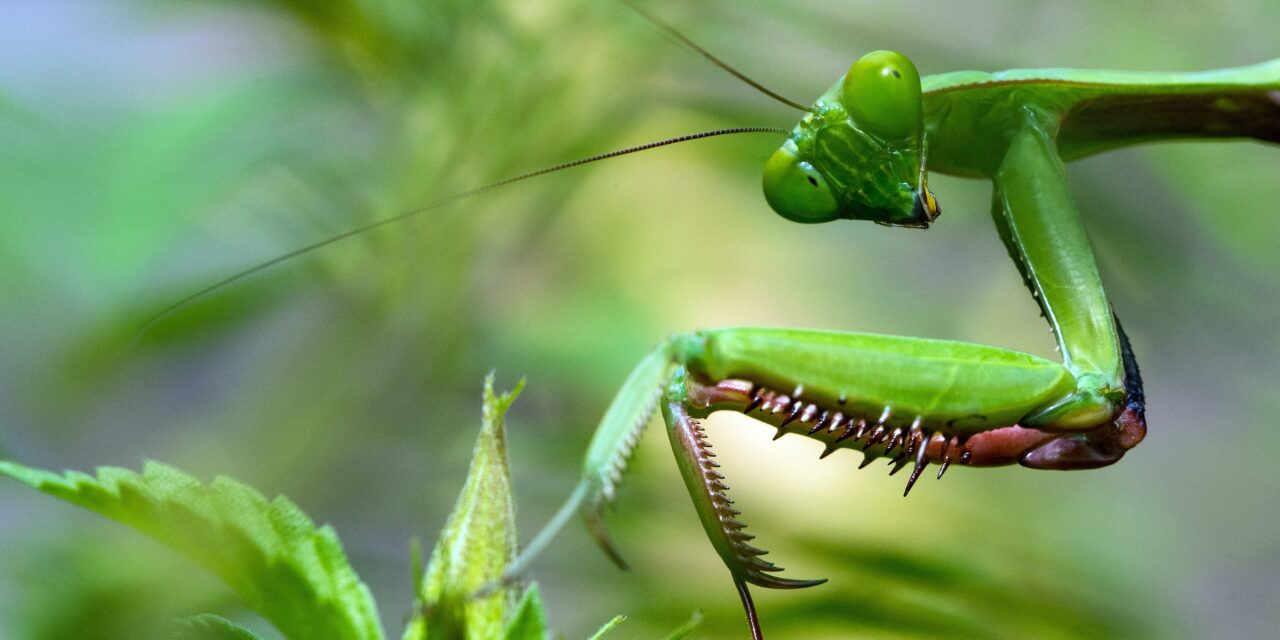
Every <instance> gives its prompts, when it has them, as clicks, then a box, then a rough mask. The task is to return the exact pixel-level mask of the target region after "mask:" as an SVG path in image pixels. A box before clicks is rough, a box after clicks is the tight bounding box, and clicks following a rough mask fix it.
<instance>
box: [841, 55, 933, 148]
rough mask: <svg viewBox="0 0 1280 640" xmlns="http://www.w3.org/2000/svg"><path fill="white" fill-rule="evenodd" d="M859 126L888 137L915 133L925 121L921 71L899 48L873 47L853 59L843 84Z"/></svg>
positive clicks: (897, 137)
mask: <svg viewBox="0 0 1280 640" xmlns="http://www.w3.org/2000/svg"><path fill="white" fill-rule="evenodd" d="M841 93H842V95H843V97H844V104H845V107H846V108H847V109H848V110H849V113H850V115H852V116H853V119H854V121H856V122H857V123H858V125H859V127H862V128H863V129H864V130H865V131H867V132H868V133H874V134H877V135H879V136H881V137H882V138H884V139H885V140H901V139H903V138H908V137H910V136H912V135H915V134H916V133H917V132H919V131H920V128H921V126H922V125H923V115H922V110H921V103H920V101H921V94H920V73H919V72H918V71H916V66H915V65H914V64H912V63H911V61H910V60H908V59H907V57H906V56H904V55H902V54H901V53H898V52H896V51H872V52H871V53H868V54H867V55H865V56H862V57H861V58H859V59H858V61H857V62H855V63H853V67H852V68H850V69H849V73H846V74H845V76H844V80H843V82H842V86H841Z"/></svg>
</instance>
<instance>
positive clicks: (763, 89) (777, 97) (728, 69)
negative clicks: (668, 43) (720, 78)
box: [619, 0, 813, 113]
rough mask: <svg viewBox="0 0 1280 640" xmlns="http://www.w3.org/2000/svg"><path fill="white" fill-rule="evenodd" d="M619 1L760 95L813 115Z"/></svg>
mask: <svg viewBox="0 0 1280 640" xmlns="http://www.w3.org/2000/svg"><path fill="white" fill-rule="evenodd" d="M619 1H620V2H622V4H625V5H627V6H628V7H630V8H631V10H632V11H635V12H636V13H638V14H640V17H641V18H644V19H645V20H646V21H648V22H649V24H652V25H653V26H654V27H655V28H657V29H658V30H659V31H661V32H663V33H665V34H667V35H668V36H670V37H671V38H672V39H674V40H675V41H676V42H679V43H680V44H682V45H684V46H686V47H688V48H689V49H692V50H693V51H694V52H696V53H698V54H699V55H701V56H702V57H704V58H706V59H707V60H709V61H710V62H711V64H714V65H716V66H717V67H720V68H721V69H724V70H725V71H726V72H728V73H729V74H730V75H732V76H733V77H735V78H737V79H739V80H741V81H743V82H745V83H747V84H748V85H750V86H751V88H753V89H755V90H756V91H759V92H760V93H763V94H765V95H766V96H769V97H770V98H773V99H774V100H777V101H778V102H781V103H782V104H785V105H787V106H788V107H791V108H792V109H799V110H800V111H807V112H809V113H813V109H810V108H809V107H806V106H804V105H802V104H800V103H799V102H796V101H795V100H792V99H790V98H788V97H786V96H784V95H782V94H779V93H777V92H775V91H773V90H771V89H769V88H768V87H765V86H764V85H762V84H760V83H759V82H756V81H755V80H752V79H751V78H749V77H748V76H747V74H745V73H743V72H741V71H738V70H737V69H735V68H733V67H732V66H730V65H729V63H727V62H725V61H724V60H721V59H720V58H717V57H716V56H715V54H713V53H711V52H710V51H707V50H706V49H703V48H702V47H701V46H699V45H698V43H696V42H694V41H692V40H690V39H689V38H688V36H685V35H684V34H683V33H680V31H679V30H678V29H676V28H675V27H673V26H671V25H670V24H668V23H666V22H664V21H663V20H662V19H661V18H659V17H658V16H655V15H653V14H652V13H649V12H648V11H645V10H644V9H642V8H640V5H638V4H636V3H635V2H634V1H633V0H619Z"/></svg>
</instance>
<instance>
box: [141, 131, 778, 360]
mask: <svg viewBox="0 0 1280 640" xmlns="http://www.w3.org/2000/svg"><path fill="white" fill-rule="evenodd" d="M738 133H779V134H782V135H786V134H787V131H786V130H785V129H779V128H777V127H732V128H727V129H714V130H711V131H701V132H698V133H690V134H685V135H682V136H676V137H674V138H666V139H664V140H655V141H653V142H646V143H644V144H640V145H636V146H633V147H626V148H624V149H615V150H613V151H606V152H604V153H598V154H595V155H592V156H587V157H585V158H578V159H577V160H570V161H569V162H562V163H560V164H557V165H552V166H549V167H543V168H541V169H536V170H534V171H530V172H528V173H522V174H520V175H516V176H512V177H510V178H504V179H502V180H498V181H496V182H490V183H489V184H486V185H482V186H479V187H475V188H473V189H468V190H466V191H460V192H458V193H454V194H452V195H449V196H445V197H443V198H441V199H439V200H436V201H435V202H432V203H430V204H427V205H424V206H421V207H418V208H416V209H409V210H407V211H404V212H402V213H398V214H396V215H393V216H390V217H386V218H382V219H379V220H374V221H373V222H370V223H368V224H364V225H360V226H358V227H355V228H352V229H348V230H347V231H343V232H342V233H339V234H337V235H335V236H330V237H328V238H325V239H324V240H320V241H318V242H313V243H311V244H309V245H305V246H303V247H299V248H297V249H294V250H293V251H290V252H288V253H283V254H281V255H278V256H276V257H274V258H271V259H270V260H267V261H265V262H260V263H258V264H256V265H254V266H252V267H249V268H248V269H245V270H243V271H239V272H237V273H234V274H232V275H230V276H227V277H225V278H223V279H221V280H219V281H217V282H214V283H213V284H211V285H209V286H207V287H205V288H203V289H200V290H199V291H196V292H195V293H192V294H190V295H188V296H186V297H184V298H182V299H181V300H178V301H177V302H174V303H173V304H171V305H169V306H167V307H165V308H164V309H161V310H160V311H158V312H156V313H155V314H154V315H152V316H151V317H150V318H148V319H147V321H146V322H144V323H143V324H142V326H141V327H139V328H138V332H137V334H136V335H135V336H134V339H133V345H134V346H136V345H137V343H138V341H139V340H141V339H142V337H143V336H145V335H146V334H147V332H148V331H150V330H151V329H152V328H153V327H155V326H156V324H158V323H159V322H160V321H161V320H164V319H165V318H167V317H168V316H169V315H170V314H172V313H173V312H175V311H177V310H178V309H181V308H183V307H185V306H187V305H188V304H191V303H192V302H195V301H196V300H199V299H201V298H204V297H205V296H207V295H209V294H211V293H214V292H215V291H218V290H220V289H222V288H224V287H227V286H229V285H231V284H233V283H235V282H238V281H240V280H243V279H245V278H247V277H249V276H251V275H254V274H255V273H259V272H261V271H264V270H266V269H270V268H271V267H274V266H276V265H278V264H280V263H282V262H285V261H288V260H292V259H293V258H296V257H298V256H300V255H303V254H305V253H310V252H312V251H315V250H317V249H321V248H323V247H327V246H329V245H331V244H334V243H336V242H340V241H342V240H346V239H347V238H350V237H352V236H356V235H360V234H361V233H364V232H366V231H371V230H373V229H377V228H378V227H383V226H386V225H389V224H393V223H396V222H401V221H403V220H406V219H408V218H412V217H414V216H416V215H419V214H423V213H426V212H428V211H434V210H436V209H440V208H442V207H445V206H447V205H450V204H453V203H455V202H458V201H460V200H466V199H467V198H471V197H474V196H478V195H480V194H482V193H485V192H488V191H492V190H494V189H497V188H498V187H504V186H506V185H509V184H513V183H516V182H521V181H523V180H528V179H530V178H536V177H538V176H544V175H547V174H548V173H555V172H557V171H563V170H565V169H571V168H573V167H578V166H582V165H584V164H590V163H592V162H599V161H601V160H608V159H610V158H616V157H618V156H625V155H628V154H632V153H638V152H640V151H648V150H650V149H657V148H658V147H665V146H667V145H672V144H677V143H680V142H691V141H693V140H701V139H703V138H712V137H716V136H726V135H733V134H738Z"/></svg>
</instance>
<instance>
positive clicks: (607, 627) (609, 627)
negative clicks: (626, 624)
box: [589, 615, 627, 640]
mask: <svg viewBox="0 0 1280 640" xmlns="http://www.w3.org/2000/svg"><path fill="white" fill-rule="evenodd" d="M626 619H627V617H626V616H624V615H616V616H614V617H613V619H612V620H610V621H608V622H606V623H604V626H603V627H600V630H599V631H596V632H595V633H593V634H591V638H590V639H589V640H600V638H603V637H604V634H606V633H609V632H610V631H613V628H614V627H616V626H618V625H620V624H622V621H623V620H626Z"/></svg>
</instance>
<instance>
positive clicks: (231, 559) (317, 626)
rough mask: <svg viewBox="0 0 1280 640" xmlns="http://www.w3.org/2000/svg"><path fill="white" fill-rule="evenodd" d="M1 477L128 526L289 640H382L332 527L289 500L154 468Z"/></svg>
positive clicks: (1, 469)
mask: <svg viewBox="0 0 1280 640" xmlns="http://www.w3.org/2000/svg"><path fill="white" fill-rule="evenodd" d="M0 475H5V476H9V477H11V478H13V479H14V480H17V481H19V482H22V483H25V484H28V485H30V486H32V487H35V488H36V489H39V490H41V491H43V492H45V493H48V494H50V495H54V496H57V497H59V498H62V499H63V500H66V501H68V502H71V503H74V504H78V505H80V506H82V507H84V508H86V509H90V510H92V511H96V512H98V513H99V514H102V515H104V516H106V517H108V518H111V519H113V520H118V521H120V522H123V523H125V524H127V525H129V526H131V527H134V528H135V529H138V530H139V531H142V532H143V533H146V534H147V535H149V536H151V537H153V538H155V539H156V540H159V541H160V542H162V543H164V544H166V545H168V546H169V547H172V548H173V549H175V550H177V551H178V552H179V553H182V554H184V555H186V556H187V557H189V558H191V559H192V560H195V561H196V562H197V563H199V564H200V565H201V566H203V567H204V568H206V569H208V570H209V571H210V572H212V573H213V574H214V575H216V576H218V577H219V578H221V579H222V581H223V582H225V583H227V585H228V586H230V587H231V589H232V590H233V591H235V592H236V593H237V594H239V596H240V597H241V598H242V599H243V600H244V601H245V603H246V604H247V605H248V606H249V607H251V608H252V609H254V610H255V611H257V612H258V613H260V614H262V616H263V617H265V618H266V619H267V620H269V621H271V623H272V624H274V625H275V627H276V628H277V629H279V630H280V631H281V633H283V634H284V635H285V636H287V637H289V638H299V639H309V638H334V639H348V638H349V639H353V640H355V639H358V640H372V639H377V638H382V637H383V634H382V628H381V625H380V623H379V621H378V616H377V611H376V608H375V606H374V603H373V596H372V595H371V594H370V593H369V590H368V588H367V587H366V586H365V585H364V584H363V583H361V582H360V579H359V578H358V577H357V576H356V573H355V571H354V570H353V569H352V568H351V566H350V564H348V562H347V558H346V555H345V554H344V553H343V551H342V545H341V543H339V541H338V537H337V535H336V534H334V532H333V530H332V529H331V528H329V527H327V526H326V527H321V528H319V529H317V528H316V527H315V525H314V524H313V523H312V522H311V520H310V518H308V517H307V516H306V514H304V513H303V512H302V511H301V510H300V509H299V508H298V507H297V506H296V505H294V504H293V503H292V502H290V501H289V500H288V499H287V498H284V497H283V496H281V497H278V498H276V499H275V500H273V501H270V502H268V501H267V500H266V498H264V497H263V496H262V494H260V493H258V492H257V491H255V490H253V489H252V488H250V487H248V486H246V485H244V484H241V483H239V482H236V481H235V480H231V479H230V478H226V477H218V478H216V479H214V481H213V483H212V484H209V485H203V484H201V483H200V482H198V481H197V480H195V479H194V478H192V477H191V476H188V475H186V474H184V473H182V472H181V471H178V470H177V469H175V468H173V467H170V466H167V465H163V464H160V463H157V462H148V463H146V465H145V466H144V467H143V471H142V475H138V474H136V473H134V472H132V471H129V470H127V469H120V468H116V467H100V468H99V469H98V475H97V477H96V478H95V477H93V476H89V475H85V474H83V473H78V472H74V471H72V472H68V473H67V474H66V475H58V474H56V473H50V472H48V471H43V470H39V469H31V468H29V467H24V466H22V465H20V464H17V463H13V462H7V461H0Z"/></svg>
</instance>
